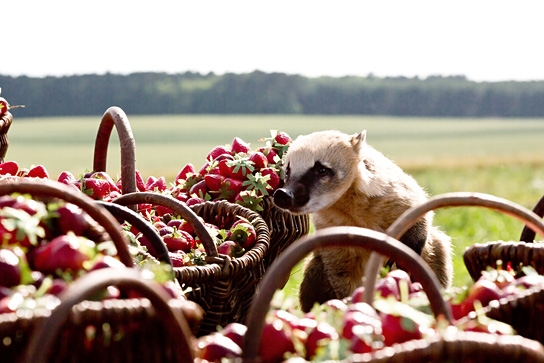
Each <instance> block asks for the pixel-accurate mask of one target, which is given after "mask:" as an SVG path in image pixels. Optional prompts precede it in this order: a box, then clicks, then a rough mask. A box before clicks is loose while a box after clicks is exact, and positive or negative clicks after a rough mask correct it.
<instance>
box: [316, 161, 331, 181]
mask: <svg viewBox="0 0 544 363" xmlns="http://www.w3.org/2000/svg"><path fill="white" fill-rule="evenodd" d="M312 172H313V173H314V174H316V175H317V176H320V177H325V176H332V175H333V174H334V172H333V171H332V169H331V168H327V167H326V166H324V165H323V164H321V163H320V162H319V161H316V163H315V164H314V166H313V167H312Z"/></svg>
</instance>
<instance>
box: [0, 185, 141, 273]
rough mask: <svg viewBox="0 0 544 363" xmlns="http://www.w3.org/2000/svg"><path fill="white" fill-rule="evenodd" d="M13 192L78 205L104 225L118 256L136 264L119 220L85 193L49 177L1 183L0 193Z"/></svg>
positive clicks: (125, 262)
mask: <svg viewBox="0 0 544 363" xmlns="http://www.w3.org/2000/svg"><path fill="white" fill-rule="evenodd" d="M12 193H21V194H30V195H32V196H35V197H54V198H58V199H61V200H64V201H65V202H68V203H72V204H75V205H77V206H78V207H80V208H81V209H83V210H84V211H85V212H86V213H87V214H88V215H89V216H90V217H91V218H92V219H94V220H95V221H96V222H97V223H99V224H100V225H101V226H102V227H104V229H105V230H106V232H107V233H108V234H109V236H110V237H111V239H112V241H113V243H114V245H115V248H116V249H117V256H119V259H120V260H121V262H123V263H124V264H125V266H128V267H131V266H134V261H133V259H132V256H131V255H130V252H129V250H128V241H127V240H126V237H125V235H124V234H123V232H122V230H121V227H120V225H119V223H118V222H117V220H116V219H115V218H114V217H113V216H112V215H111V213H109V212H108V211H107V210H106V209H105V208H103V207H102V206H100V205H99V204H97V203H95V200H93V199H91V198H90V197H88V196H86V195H85V194H83V193H81V192H78V191H76V190H74V189H72V188H70V187H68V186H67V185H65V184H62V183H59V182H56V181H53V180H49V179H39V180H38V179H36V180H28V179H24V178H20V179H13V180H10V181H6V182H3V183H0V195H6V194H12Z"/></svg>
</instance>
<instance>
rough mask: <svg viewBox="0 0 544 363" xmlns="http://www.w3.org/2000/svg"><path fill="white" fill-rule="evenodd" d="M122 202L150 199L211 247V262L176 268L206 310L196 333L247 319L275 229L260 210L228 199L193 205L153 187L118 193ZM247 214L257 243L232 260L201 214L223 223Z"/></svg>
mask: <svg viewBox="0 0 544 363" xmlns="http://www.w3.org/2000/svg"><path fill="white" fill-rule="evenodd" d="M113 202H114V203H118V204H121V205H137V204H151V205H161V206H164V207H167V208H169V209H170V210H171V211H172V214H173V215H178V216H180V217H181V218H183V219H185V220H186V221H187V222H189V223H190V224H191V226H193V228H194V229H195V232H196V234H197V236H198V238H199V239H200V240H201V241H202V243H203V245H204V248H205V250H206V261H207V264H206V265H204V266H184V267H176V268H174V273H175V275H176V278H177V280H178V281H179V283H180V284H181V286H182V288H183V289H186V288H190V290H189V291H187V293H186V296H187V298H188V299H189V300H192V301H194V302H195V303H197V304H198V305H200V306H201V307H202V309H203V310H204V312H205V314H204V318H203V320H202V322H201V326H200V330H199V332H198V334H197V335H205V334H209V333H211V332H213V331H216V330H217V326H225V325H226V324H228V323H230V322H244V321H245V317H246V313H247V310H248V307H249V305H250V304H251V301H252V300H253V297H254V295H255V294H256V293H257V286H258V284H259V282H260V281H261V278H262V276H263V275H264V271H265V267H264V256H265V255H266V253H267V250H268V246H269V242H270V234H269V230H268V227H267V225H266V223H265V222H264V221H263V219H262V218H261V217H260V216H259V214H257V213H255V212H253V211H251V210H249V209H247V208H244V207H242V206H239V205H236V204H232V203H229V202H226V201H219V202H205V203H202V204H197V205H194V206H192V207H187V206H186V205H185V204H184V203H182V202H180V201H178V200H176V199H174V198H172V197H170V196H166V195H162V194H159V193H153V192H137V193H129V194H125V195H123V196H121V197H119V198H116V199H115V200H114V201H113ZM238 216H240V217H244V218H246V219H248V220H249V221H250V223H251V224H252V225H253V226H254V227H255V231H256V233H257V243H256V244H255V246H254V247H253V248H252V249H251V250H250V251H248V252H246V253H245V254H244V255H243V256H241V257H239V258H234V259H231V258H229V257H228V256H224V255H220V254H218V252H217V247H216V245H215V242H214V241H213V239H212V238H211V236H210V234H209V233H208V231H207V230H206V227H205V226H204V225H203V224H202V222H201V221H200V220H199V218H198V217H201V218H202V219H203V220H204V221H205V222H208V223H212V224H215V225H218V226H222V225H227V224H228V223H229V222H230V223H232V222H234V221H235V220H236V218H237V217H238Z"/></svg>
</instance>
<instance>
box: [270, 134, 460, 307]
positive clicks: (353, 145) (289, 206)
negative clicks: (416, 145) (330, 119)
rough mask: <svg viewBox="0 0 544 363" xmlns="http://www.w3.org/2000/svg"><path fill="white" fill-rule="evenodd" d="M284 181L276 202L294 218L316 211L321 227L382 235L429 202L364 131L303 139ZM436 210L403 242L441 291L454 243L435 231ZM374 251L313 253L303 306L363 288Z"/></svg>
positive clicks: (293, 148)
mask: <svg viewBox="0 0 544 363" xmlns="http://www.w3.org/2000/svg"><path fill="white" fill-rule="evenodd" d="M284 165H285V169H284V171H285V184H284V186H283V187H282V188H280V189H277V190H276V192H275V193H274V203H275V204H276V205H277V206H278V207H280V208H282V209H286V210H288V211H289V212H291V213H293V214H310V213H311V214H312V218H313V222H314V225H315V228H316V229H322V228H326V227H332V226H358V227H363V228H368V229H372V230H376V231H380V232H384V231H385V230H386V229H387V228H388V227H389V226H390V225H391V224H392V223H393V222H394V221H395V220H396V219H397V218H398V217H399V216H400V215H401V214H402V213H403V212H404V211H406V210H407V209H409V208H410V207H412V206H415V205H418V204H420V203H422V202H424V201H425V200H426V199H427V197H428V196H427V194H426V192H425V191H424V190H423V188H422V187H420V186H419V185H418V183H417V182H416V181H415V179H414V178H412V177H411V176H410V175H408V174H406V173H405V172H404V171H403V170H402V169H401V168H400V167H399V166H397V165H396V164H395V163H394V162H393V161H392V160H390V159H389V158H387V157H386V156H384V155H383V154H382V153H380V152H379V151H377V150H376V149H374V148H373V147H372V146H370V145H369V144H368V143H367V142H366V131H363V132H361V133H359V134H355V135H347V134H345V133H342V132H340V131H336V130H328V131H319V132H314V133H311V134H309V135H302V136H299V137H298V138H296V139H295V140H294V141H293V142H292V144H291V145H290V146H289V149H288V151H287V155H286V160H285V164H284ZM432 219H433V213H432V212H429V213H427V215H426V216H425V218H422V219H421V220H419V221H418V222H417V223H416V224H415V225H414V226H413V227H412V228H410V230H408V231H407V232H406V233H405V235H404V236H403V237H402V238H401V241H402V242H403V243H404V244H406V245H408V246H409V247H411V248H412V249H413V250H414V251H416V252H417V253H419V254H421V255H422V257H423V258H424V260H425V261H426V262H427V263H428V264H429V265H430V267H431V268H432V269H433V271H434V272H435V273H436V275H437V277H438V279H439V281H440V283H441V284H442V285H443V286H444V287H449V286H450V284H451V279H452V274H453V268H452V262H451V251H450V238H449V237H448V236H447V235H446V234H444V233H443V232H441V231H440V230H439V229H438V228H437V227H434V226H432ZM369 256H370V251H367V250H363V249H360V248H326V249H320V250H316V251H314V253H313V254H312V256H310V257H309V260H308V261H307V263H306V265H305V269H304V276H303V280H302V283H301V286H300V291H299V298H300V304H301V309H302V310H303V311H305V312H307V311H309V310H310V309H311V308H312V307H313V305H314V303H316V302H317V303H323V302H325V301H327V300H330V299H332V298H344V297H347V296H349V295H350V294H351V293H352V292H353V290H355V288H356V287H357V286H360V285H361V281H362V280H361V279H362V277H363V275H364V270H365V264H366V262H367V260H368V258H369Z"/></svg>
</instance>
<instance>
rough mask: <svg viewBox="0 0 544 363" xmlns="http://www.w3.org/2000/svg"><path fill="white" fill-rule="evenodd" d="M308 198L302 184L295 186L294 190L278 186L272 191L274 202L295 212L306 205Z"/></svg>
mask: <svg viewBox="0 0 544 363" xmlns="http://www.w3.org/2000/svg"><path fill="white" fill-rule="evenodd" d="M309 200H310V195H309V194H308V191H307V190H306V188H305V187H304V186H303V185H298V186H295V188H294V190H292V189H290V188H279V189H276V191H275V192H274V204H276V205H277V206H278V207H280V208H282V209H287V210H290V211H292V212H296V211H297V210H298V209H300V208H301V207H303V206H304V205H306V203H308V201H309Z"/></svg>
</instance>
